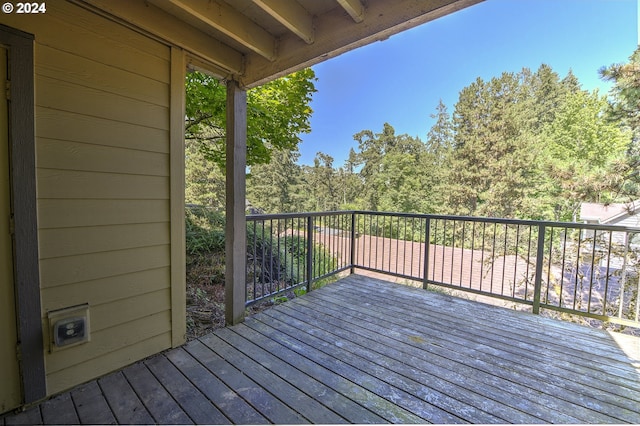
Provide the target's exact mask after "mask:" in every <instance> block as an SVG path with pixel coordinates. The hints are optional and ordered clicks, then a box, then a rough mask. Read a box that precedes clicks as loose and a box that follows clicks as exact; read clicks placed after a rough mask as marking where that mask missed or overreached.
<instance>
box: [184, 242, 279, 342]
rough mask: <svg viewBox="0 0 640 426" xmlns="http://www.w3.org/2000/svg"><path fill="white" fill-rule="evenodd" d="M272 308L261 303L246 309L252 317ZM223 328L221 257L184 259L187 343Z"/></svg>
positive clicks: (222, 265)
mask: <svg viewBox="0 0 640 426" xmlns="http://www.w3.org/2000/svg"><path fill="white" fill-rule="evenodd" d="M270 306H273V303H272V302H269V301H267V302H264V303H262V304H260V305H255V306H252V307H251V308H249V311H248V314H249V315H251V314H254V313H257V312H260V311H262V310H264V309H267V308H269V307H270ZM224 326H225V319H224V254H220V253H218V254H216V253H212V254H207V255H206V256H197V257H196V256H189V255H188V256H187V341H189V340H193V339H197V338H198V337H201V336H204V335H205V334H208V333H211V332H212V331H213V330H216V329H218V328H222V327H224Z"/></svg>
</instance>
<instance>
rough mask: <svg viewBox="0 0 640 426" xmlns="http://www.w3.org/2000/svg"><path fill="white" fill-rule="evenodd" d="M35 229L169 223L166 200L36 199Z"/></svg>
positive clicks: (167, 202)
mask: <svg viewBox="0 0 640 426" xmlns="http://www.w3.org/2000/svg"><path fill="white" fill-rule="evenodd" d="M38 215H39V216H38V226H39V228H40V229H41V230H43V229H49V228H70V227H76V226H101V225H125V224H135V223H141V224H144V223H158V222H169V200H113V199H106V200H97V199H85V200H83V199H76V200H71V199H43V198H41V199H39V200H38Z"/></svg>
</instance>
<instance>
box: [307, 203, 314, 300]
mask: <svg viewBox="0 0 640 426" xmlns="http://www.w3.org/2000/svg"><path fill="white" fill-rule="evenodd" d="M312 283H313V216H311V215H309V217H307V291H311V284H312Z"/></svg>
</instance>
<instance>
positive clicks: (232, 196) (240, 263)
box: [225, 80, 247, 325]
mask: <svg viewBox="0 0 640 426" xmlns="http://www.w3.org/2000/svg"><path fill="white" fill-rule="evenodd" d="M246 158H247V92H246V91H245V90H243V89H241V88H240V86H239V85H238V82H236V81H233V80H230V81H228V82H227V155H226V169H227V175H226V178H227V180H226V230H225V231H226V244H225V248H226V252H225V255H226V267H225V305H226V306H225V320H226V323H227V324H228V325H234V324H238V323H240V322H242V321H243V320H244V310H245V301H246V289H245V281H246V275H247V270H246V263H247V261H246V258H247V226H246V218H245V208H246V206H245V185H246V182H245V179H246Z"/></svg>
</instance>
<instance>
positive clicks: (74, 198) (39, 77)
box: [0, 1, 184, 394]
mask: <svg viewBox="0 0 640 426" xmlns="http://www.w3.org/2000/svg"><path fill="white" fill-rule="evenodd" d="M0 23H2V24H4V25H7V26H10V27H13V28H16V29H19V30H22V31H25V32H28V33H31V34H34V35H35V54H34V56H35V70H34V79H35V116H36V165H37V169H36V179H37V200H38V238H39V259H40V289H41V303H42V323H43V332H44V339H45V355H44V356H45V366H46V379H47V391H48V393H49V394H53V393H56V392H59V391H61V390H64V389H67V388H69V387H71V386H73V385H76V384H79V383H82V382H84V381H87V380H90V379H92V378H94V377H97V376H100V375H102V374H105V373H107V372H109V371H112V370H114V369H117V368H119V367H122V366H124V365H127V364H130V363H132V362H134V361H136V360H139V359H141V358H144V357H146V356H149V355H151V354H154V353H157V352H159V351H162V350H163V349H166V348H169V347H171V346H175V345H176V344H179V343H181V342H182V341H183V339H184V337H183V336H180V335H178V336H176V330H178V332H180V330H182V329H183V327H184V325H183V324H180V315H176V312H178V313H181V312H182V311H183V309H184V307H183V306H182V307H181V306H179V305H180V304H181V303H182V300H183V297H182V298H181V297H179V296H178V297H176V292H177V291H182V292H184V287H182V288H177V287H179V286H180V285H181V284H183V281H182V280H181V279H180V276H181V274H180V271H181V269H182V268H183V266H181V265H174V269H173V270H172V265H171V260H172V259H179V258H180V256H179V253H180V249H181V248H182V250H183V248H184V246H183V244H184V240H182V241H179V238H180V235H181V234H180V232H176V231H175V229H174V228H172V224H171V218H172V217H174V218H178V219H179V218H180V213H179V212H180V211H181V210H180V209H181V208H182V206H183V203H184V202H183V199H179V197H176V195H175V194H179V193H180V191H179V187H180V182H178V183H177V184H176V182H172V178H171V170H179V167H176V164H181V162H182V161H183V158H180V152H181V150H180V144H179V143H178V144H177V148H176V140H175V138H176V135H177V134H178V133H176V130H175V129H174V131H173V132H172V131H171V114H172V113H173V114H174V121H173V123H174V127H175V123H176V120H175V115H176V111H172V110H171V105H179V103H177V102H175V99H174V100H173V102H172V99H171V95H172V91H171V81H172V75H171V72H172V64H171V60H172V57H174V58H175V57H178V56H177V55H175V54H172V49H171V47H169V46H167V45H165V44H162V43H160V42H158V41H155V40H153V39H150V38H148V37H145V36H144V35H142V34H140V33H138V32H135V31H133V30H131V29H129V28H126V27H125V26H122V25H120V24H118V23H115V22H112V21H109V20H107V19H105V18H103V17H101V16H99V15H96V14H93V13H91V12H89V11H87V10H84V9H82V8H80V7H77V6H75V5H73V4H71V3H67V2H62V1H56V2H55V4H54V3H51V4H48V9H47V12H46V14H42V15H17V14H11V15H4V14H3V16H1V17H0ZM181 65H183V63H181ZM174 68H175V67H174ZM173 82H174V85H176V84H182V83H183V80H181V79H180V78H177V79H176V76H175V73H174V76H173ZM173 93H174V94H175V93H179V92H176V90H175V88H174V92H173ZM177 114H182V112H181V111H180V112H177ZM182 117H183V115H182ZM172 138H173V143H172ZM172 155H173V156H174V157H175V158H173V159H172ZM172 163H173V165H172ZM175 188H178V190H177V191H176V190H175ZM182 226H183V225H182ZM176 229H178V230H179V228H176ZM172 238H173V242H174V244H173V245H172ZM176 253H178V254H176ZM182 275H183V274H182ZM172 277H173V278H172ZM181 281H182V282H181ZM85 303H88V304H89V316H90V342H88V343H84V344H80V345H78V346H74V347H69V348H67V349H60V350H56V351H50V343H49V342H50V340H51V336H50V332H49V329H48V327H49V324H48V319H47V313H48V312H49V311H54V310H58V309H62V308H66V307H70V306H74V305H79V304H85ZM172 303H173V305H172ZM172 317H173V318H172ZM172 319H173V326H172ZM176 322H177V324H176ZM182 322H184V316H182Z"/></svg>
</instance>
